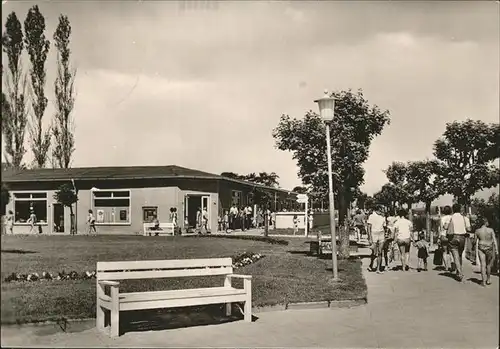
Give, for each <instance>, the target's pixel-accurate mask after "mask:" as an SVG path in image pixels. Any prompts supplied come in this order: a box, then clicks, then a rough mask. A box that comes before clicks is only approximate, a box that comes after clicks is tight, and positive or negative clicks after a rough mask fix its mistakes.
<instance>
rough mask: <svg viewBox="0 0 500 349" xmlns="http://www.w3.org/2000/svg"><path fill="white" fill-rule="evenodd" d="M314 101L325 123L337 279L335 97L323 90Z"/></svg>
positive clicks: (329, 196)
mask: <svg viewBox="0 0 500 349" xmlns="http://www.w3.org/2000/svg"><path fill="white" fill-rule="evenodd" d="M314 102H316V103H318V106H319V115H320V117H321V119H322V120H323V121H324V122H325V124H326V154H327V157H328V198H329V202H330V205H329V208H330V231H331V235H332V269H333V279H334V280H338V278H339V275H338V268H337V238H336V234H335V206H334V205H335V204H334V201H333V179H332V149H331V145H330V143H331V142H330V124H331V122H332V121H333V116H334V111H333V109H334V106H335V99H334V98H332V97H330V95H329V94H328V91H325V95H324V96H323V97H322V98H320V99H318V100H315V101H314Z"/></svg>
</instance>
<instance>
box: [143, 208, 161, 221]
mask: <svg viewBox="0 0 500 349" xmlns="http://www.w3.org/2000/svg"><path fill="white" fill-rule="evenodd" d="M157 217H158V207H156V206H143V207H142V221H143V222H144V223H152V222H153V221H154V220H155V218H157Z"/></svg>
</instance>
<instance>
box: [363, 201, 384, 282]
mask: <svg viewBox="0 0 500 349" xmlns="http://www.w3.org/2000/svg"><path fill="white" fill-rule="evenodd" d="M367 224H368V241H369V242H370V244H371V249H372V255H371V261H370V267H369V270H370V271H374V269H373V262H374V261H375V259H377V268H376V269H375V270H376V271H377V273H378V274H382V273H383V271H382V246H383V245H384V234H385V230H384V229H385V218H384V216H382V207H381V206H379V205H377V206H376V207H375V209H374V211H373V213H372V214H371V215H370V216H369V217H368V221H367Z"/></svg>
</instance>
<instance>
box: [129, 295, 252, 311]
mask: <svg viewBox="0 0 500 349" xmlns="http://www.w3.org/2000/svg"><path fill="white" fill-rule="evenodd" d="M246 297H247V295H246V294H244V293H242V294H231V295H223V296H220V295H215V296H208V297H192V298H179V299H166V300H165V299H157V300H150V301H144V302H129V303H123V302H120V310H137V309H160V308H174V307H188V306H195V305H205V304H223V303H233V302H244V301H247V298H246ZM249 306H251V304H249Z"/></svg>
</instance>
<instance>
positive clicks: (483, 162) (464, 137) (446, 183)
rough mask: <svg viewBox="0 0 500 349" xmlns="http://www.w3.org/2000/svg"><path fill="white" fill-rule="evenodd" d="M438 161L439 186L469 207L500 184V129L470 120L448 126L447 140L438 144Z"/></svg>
mask: <svg viewBox="0 0 500 349" xmlns="http://www.w3.org/2000/svg"><path fill="white" fill-rule="evenodd" d="M434 155H435V157H436V159H437V161H438V164H439V167H438V171H439V173H438V175H439V176H438V182H439V183H438V185H439V186H440V187H442V188H443V191H444V192H446V193H448V194H452V195H454V196H455V197H456V198H457V199H458V202H459V203H460V204H465V205H469V204H470V202H471V197H472V196H473V195H474V194H475V193H476V192H477V191H479V190H481V189H485V188H492V187H494V186H495V185H497V184H498V183H499V179H500V178H499V172H498V168H497V167H496V166H494V164H493V162H494V161H495V160H496V159H498V158H499V157H500V125H499V124H487V123H485V122H483V121H479V120H470V119H467V120H466V121H464V122H458V121H454V122H452V123H448V124H446V129H445V132H444V133H443V136H442V137H441V138H439V139H438V140H437V141H436V142H435V143H434Z"/></svg>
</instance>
